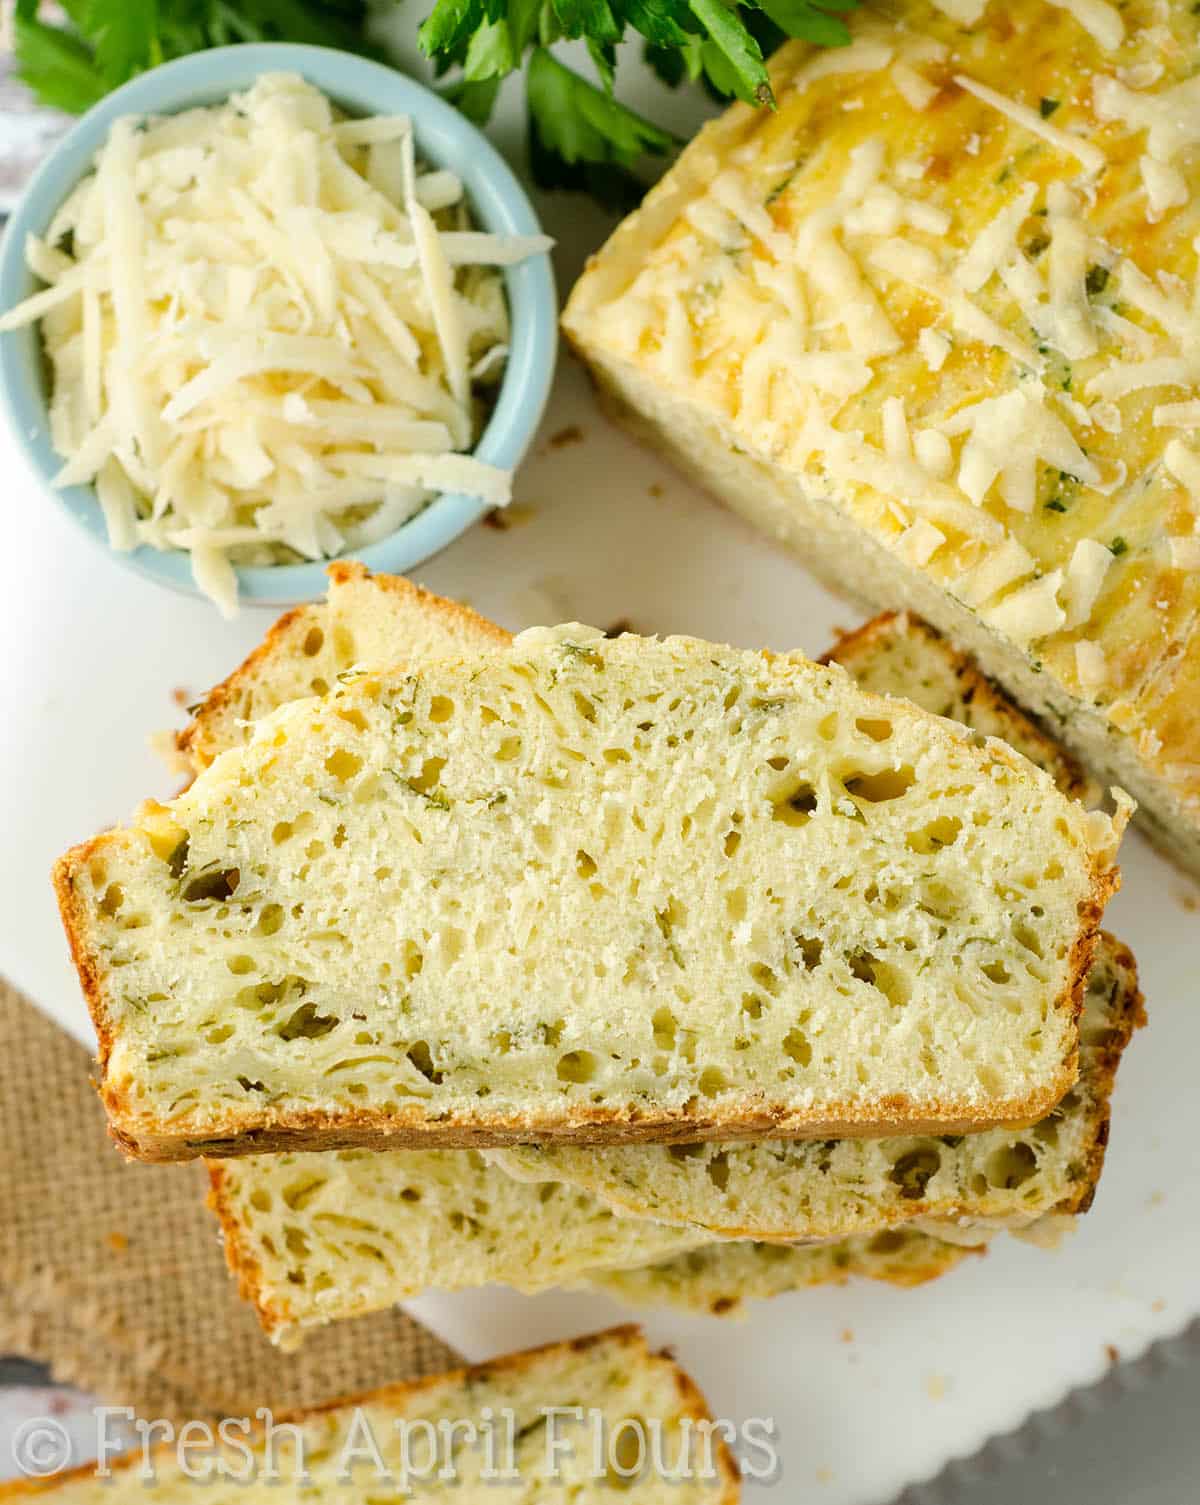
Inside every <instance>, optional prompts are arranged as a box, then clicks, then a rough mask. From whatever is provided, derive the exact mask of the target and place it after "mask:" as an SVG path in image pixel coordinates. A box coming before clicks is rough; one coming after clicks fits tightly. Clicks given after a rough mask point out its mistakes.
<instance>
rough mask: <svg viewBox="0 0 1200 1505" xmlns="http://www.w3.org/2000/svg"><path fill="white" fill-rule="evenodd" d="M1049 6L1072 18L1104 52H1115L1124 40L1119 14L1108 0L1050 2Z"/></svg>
mask: <svg viewBox="0 0 1200 1505" xmlns="http://www.w3.org/2000/svg"><path fill="white" fill-rule="evenodd" d="M1050 4H1051V5H1056V6H1057V7H1058V8H1059V10H1065V11H1066V12H1067V13H1068V14H1069V15H1072V16H1074V17H1075V19H1076V20H1077V21H1078V22H1079V24H1080V26H1082V27H1083V29H1084V31H1086V32H1087V33H1088V35H1089V36H1091V37H1093V38H1094V39H1095V41H1096V43H1097V44H1098V45H1099V46H1100V47H1103V49H1104V50H1105V52H1115V51H1116V50H1117V48H1118V47H1119V46H1120V45H1121V43H1122V42H1123V41H1124V40H1125V22H1124V21H1123V20H1122V19H1121V12H1120V11H1119V10H1117V8H1116V6H1115V5H1109V3H1108V0H1050Z"/></svg>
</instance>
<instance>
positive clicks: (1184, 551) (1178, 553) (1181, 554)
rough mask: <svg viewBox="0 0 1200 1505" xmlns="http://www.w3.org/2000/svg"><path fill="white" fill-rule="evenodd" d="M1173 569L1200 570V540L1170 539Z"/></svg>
mask: <svg viewBox="0 0 1200 1505" xmlns="http://www.w3.org/2000/svg"><path fill="white" fill-rule="evenodd" d="M1167 547H1168V550H1169V553H1170V559H1171V568H1172V569H1176V570H1200V538H1197V537H1195V536H1194V535H1193V536H1191V537H1185V538H1169V539H1168V540H1167Z"/></svg>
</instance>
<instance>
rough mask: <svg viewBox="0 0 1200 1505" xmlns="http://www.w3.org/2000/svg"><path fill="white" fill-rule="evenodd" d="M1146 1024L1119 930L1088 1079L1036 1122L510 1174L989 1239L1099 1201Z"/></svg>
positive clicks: (846, 1226)
mask: <svg viewBox="0 0 1200 1505" xmlns="http://www.w3.org/2000/svg"><path fill="white" fill-rule="evenodd" d="M1141 1020H1142V1001H1141V995H1140V993H1139V991H1138V986H1137V970H1136V968H1135V966H1134V961H1133V957H1132V956H1131V955H1130V953H1129V952H1128V950H1127V949H1126V948H1125V947H1124V946H1121V945H1120V944H1119V943H1118V942H1116V941H1115V940H1113V938H1112V937H1111V936H1108V935H1105V936H1103V937H1102V938H1101V944H1100V946H1099V948H1098V950H1097V952H1096V960H1095V961H1094V963H1093V964H1092V970H1091V973H1090V974H1089V976H1088V987H1087V995H1086V999H1085V1002H1084V1013H1083V1019H1082V1022H1081V1032H1080V1038H1081V1050H1080V1061H1081V1071H1080V1076H1079V1081H1078V1082H1077V1083H1076V1084H1075V1086H1074V1087H1073V1088H1072V1090H1071V1091H1070V1092H1069V1093H1068V1094H1067V1096H1066V1097H1065V1098H1064V1099H1063V1100H1062V1102H1060V1103H1059V1104H1058V1105H1057V1107H1056V1108H1055V1109H1054V1110H1053V1112H1052V1113H1050V1114H1049V1115H1048V1116H1047V1117H1046V1118H1044V1119H1042V1120H1041V1122H1039V1123H1037V1124H1034V1125H1032V1126H1031V1127H1030V1128H1028V1129H992V1130H989V1131H987V1132H985V1133H979V1134H965V1135H951V1136H942V1137H933V1136H924V1137H919V1136H915V1135H904V1136H902V1137H899V1138H888V1139H838V1140H817V1141H814V1140H807V1141H806V1140H776V1141H768V1142H766V1143H763V1144H711V1143H710V1144H697V1145H629V1146H622V1147H614V1148H606V1149H603V1150H586V1149H576V1148H574V1147H563V1148H554V1149H550V1148H538V1147H533V1146H524V1147H520V1148H516V1149H507V1150H498V1151H495V1152H494V1155H495V1159H496V1161H497V1163H498V1164H499V1165H500V1166H502V1167H503V1169H504V1170H505V1171H507V1172H508V1173H509V1174H510V1175H514V1176H525V1177H532V1178H534V1179H535V1180H541V1181H545V1182H547V1183H549V1184H550V1185H557V1184H561V1183H562V1182H564V1181H565V1182H567V1183H568V1184H569V1185H570V1186H572V1187H575V1188H577V1189H580V1190H584V1191H588V1192H590V1193H592V1194H593V1195H594V1196H595V1197H597V1198H599V1199H600V1200H602V1201H603V1202H605V1203H606V1204H607V1205H608V1206H610V1207H611V1208H612V1209H613V1210H614V1211H616V1212H619V1213H621V1214H623V1215H625V1216H626V1217H636V1218H651V1219H655V1220H656V1225H657V1224H658V1223H664V1222H665V1223H675V1224H678V1225H680V1227H682V1228H688V1229H690V1230H691V1231H692V1232H696V1231H700V1232H703V1233H705V1234H707V1235H708V1236H709V1237H712V1238H736V1239H756V1240H760V1241H775V1242H779V1243H785V1244H790V1243H793V1242H795V1241H797V1240H801V1239H822V1240H829V1239H844V1238H849V1237H854V1236H857V1235H860V1234H864V1233H866V1234H869V1233H871V1232H873V1231H875V1230H878V1229H881V1228H888V1227H895V1226H901V1225H905V1224H912V1225H914V1226H916V1227H917V1228H920V1229H923V1230H925V1231H926V1232H929V1233H933V1234H936V1235H937V1236H938V1237H939V1238H943V1239H960V1238H965V1240H966V1241H967V1242H968V1243H978V1242H980V1241H981V1240H982V1239H983V1238H984V1237H985V1236H986V1235H987V1234H988V1233H989V1232H993V1231H995V1230H996V1229H999V1228H1009V1229H1014V1230H1015V1229H1022V1228H1028V1227H1029V1225H1031V1224H1035V1223H1038V1222H1039V1221H1041V1220H1042V1219H1046V1218H1051V1219H1054V1220H1057V1219H1061V1218H1063V1217H1070V1216H1073V1215H1074V1214H1076V1213H1080V1212H1085V1211H1086V1210H1087V1208H1088V1207H1090V1206H1091V1202H1092V1198H1093V1197H1094V1195H1095V1192H1096V1186H1097V1183H1098V1181H1099V1177H1100V1169H1101V1166H1102V1165H1103V1161H1104V1149H1105V1146H1106V1145H1107V1143H1108V1126H1109V1101H1110V1098H1111V1095H1112V1088H1113V1080H1114V1077H1115V1074H1116V1069H1117V1067H1118V1065H1119V1064H1120V1060H1121V1053H1122V1052H1123V1050H1124V1049H1125V1046H1126V1045H1127V1044H1128V1043H1129V1039H1130V1036H1131V1035H1132V1033H1133V1030H1134V1029H1135V1028H1136V1026H1137V1025H1138V1024H1139V1023H1140V1022H1141ZM629 1263H635V1261H630V1262H629Z"/></svg>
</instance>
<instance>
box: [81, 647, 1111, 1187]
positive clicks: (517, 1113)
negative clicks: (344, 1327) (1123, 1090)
mask: <svg viewBox="0 0 1200 1505" xmlns="http://www.w3.org/2000/svg"><path fill="white" fill-rule="evenodd" d="M343 679H344V680H346V683H344V684H342V685H340V686H339V687H338V688H336V689H335V690H333V691H331V693H330V694H329V695H328V696H327V697H325V698H324V699H312V700H306V701H299V702H293V703H291V704H289V705H287V706H284V707H281V708H280V709H279V710H277V711H275V712H273V713H272V714H271V715H270V716H269V717H267V718H266V719H265V720H263V721H261V722H259V723H257V725H256V728H255V734H254V736H253V738H252V739H251V741H250V742H248V743H247V744H245V745H244V746H242V747H239V748H233V749H231V750H230V751H228V752H226V753H224V754H222V755H221V757H220V758H218V759H217V760H216V762H215V763H213V764H212V765H211V766H210V767H209V768H208V769H206V770H205V772H204V773H203V774H201V775H200V777H199V778H198V779H197V780H196V782H195V783H194V785H193V786H192V788H191V789H189V790H188V791H187V792H186V793H185V794H183V795H182V796H180V797H179V799H177V800H176V801H174V802H173V804H172V805H171V806H169V807H162V806H149V807H143V810H142V811H141V812H140V813H139V815H138V817H137V818H136V820H135V823H134V825H133V826H132V827H129V828H124V829H118V830H114V831H110V832H106V833H105V834H103V835H102V836H99V837H97V838H95V839H94V840H93V841H91V842H88V843H86V844H85V845H84V846H81V847H78V848H75V849H74V850H73V851H72V852H70V853H68V854H67V856H66V857H65V858H63V859H62V860H61V861H60V863H59V864H58V867H57V870H56V884H57V887H58V892H59V898H60V904H61V907H62V912H63V918H64V923H65V925H66V929H67V933H68V935H69V937H70V940H71V945H72V950H73V954H74V956H75V960H76V964H77V966H78V969H79V973H80V977H81V979H82V981H83V984H84V988H85V991H86V993H87V995H88V999H89V1003H90V1005H91V1008H92V1011H93V1017H94V1020H95V1023H96V1026H97V1032H98V1035H99V1038H100V1042H101V1051H100V1066H101V1089H102V1093H103V1097H104V1100H105V1104H106V1107H107V1109H108V1112H109V1116H110V1120H111V1122H112V1125H113V1128H114V1131H115V1133H116V1135H117V1137H118V1139H119V1140H120V1141H121V1143H122V1144H123V1145H124V1146H125V1147H126V1148H127V1149H128V1150H129V1151H130V1152H131V1153H134V1154H136V1155H139V1156H141V1157H143V1158H147V1159H174V1158H187V1157H189V1156H192V1155H196V1154H199V1153H203V1152H209V1153H219V1154H235V1153H246V1152H251V1151H254V1150H258V1149H274V1148H286V1147H297V1148H323V1147H341V1146H348V1145H354V1144H362V1145H374V1146H378V1147H387V1146H389V1145H390V1146H398V1145H404V1144H413V1145H420V1146H424V1147H439V1146H461V1145H467V1144H493V1145H494V1144H503V1143H511V1142H514V1141H518V1140H522V1139H530V1138H535V1137H536V1138H553V1139H559V1140H563V1141H568V1142H569V1141H572V1140H574V1141H576V1142H585V1143H595V1142H599V1143H611V1142H620V1141H622V1140H637V1139H646V1140H649V1139H664V1138H672V1139H676V1140H686V1139H697V1138H735V1137H747V1136H753V1135H761V1134H763V1133H765V1132H774V1133H779V1134H786V1135H789V1136H815V1135H826V1134H831V1133H847V1132H857V1133H865V1134H877V1133H885V1132H904V1131H913V1132H916V1131H923V1130H927V1129H930V1128H938V1129H941V1130H945V1131H955V1130H960V1129H966V1128H979V1127H983V1126H986V1125H989V1124H994V1123H998V1122H1008V1121H1013V1120H1019V1119H1028V1118H1033V1117H1036V1116H1038V1115H1039V1114H1041V1113H1043V1112H1045V1111H1046V1110H1048V1108H1049V1107H1050V1106H1052V1105H1053V1103H1054V1102H1056V1101H1057V1100H1058V1099H1059V1098H1060V1097H1061V1096H1062V1095H1063V1093H1064V1092H1065V1091H1066V1090H1068V1089H1069V1088H1070V1086H1071V1085H1072V1083H1073V1081H1074V1079H1075V1076H1076V1074H1077V1038H1078V1032H1077V1027H1076V1016H1077V1012H1078V1007H1079V1000H1080V995H1081V991H1082V983H1083V978H1084V975H1085V973H1086V970H1087V967H1088V965H1089V963H1090V959H1091V953H1092V949H1093V946H1094V937H1095V930H1096V925H1097V921H1098V919H1099V916H1100V913H1101V911H1102V909H1103V906H1104V903H1105V902H1106V900H1107V898H1108V896H1109V894H1110V893H1111V892H1112V890H1113V888H1114V887H1115V886H1116V882H1117V875H1116V870H1115V868H1114V866H1113V858H1114V855H1115V847H1116V844H1117V841H1118V838H1119V830H1120V827H1121V824H1122V823H1123V813H1122V814H1121V815H1119V816H1118V818H1117V819H1115V820H1114V819H1110V818H1109V817H1108V816H1105V815H1103V814H1100V813H1098V812H1092V813H1091V814H1088V813H1085V812H1084V811H1083V810H1082V809H1081V808H1080V807H1079V806H1078V805H1077V804H1075V803H1074V802H1072V801H1068V800H1066V799H1064V798H1063V797H1062V796H1061V795H1060V794H1059V793H1058V791H1057V790H1056V789H1055V788H1054V786H1053V783H1052V781H1051V780H1050V779H1049V778H1048V777H1047V776H1046V775H1045V774H1043V773H1042V772H1040V771H1039V770H1037V769H1035V768H1034V767H1033V766H1031V765H1030V764H1029V763H1028V762H1026V761H1025V760H1024V759H1023V758H1021V757H1019V756H1018V755H1016V754H1014V753H1013V752H1012V751H1011V749H1009V748H1008V747H1007V746H1005V745H1003V744H1000V743H997V742H990V743H987V744H986V745H984V746H976V745H975V744H974V742H973V741H972V740H971V739H969V738H967V737H965V736H964V735H963V734H962V732H961V729H959V728H954V727H952V726H951V725H950V724H948V723H946V722H945V721H942V720H940V719H939V718H936V717H933V716H930V715H928V714H927V713H925V712H923V711H920V710H918V709H917V708H915V707H914V706H912V705H911V704H909V703H907V702H903V701H888V700H883V699H880V698H878V697H875V696H872V695H868V694H866V693H864V692H863V691H861V690H859V689H858V688H857V687H856V686H855V685H854V684H853V682H852V681H851V680H850V678H849V677H848V676H847V675H845V674H844V673H843V672H842V671H841V670H839V669H837V668H836V667H824V666H818V665H815V664H812V663H809V662H808V661H807V660H804V659H802V658H800V657H798V656H782V657H777V658H773V657H771V656H770V655H766V654H752V653H745V652H738V651H735V650H732V649H727V648H722V647H718V646H716V645H713V644H708V643H702V642H699V641H698V640H694V639H683V638H674V639H669V640H667V641H665V642H657V641H654V640H648V639H640V638H636V637H634V636H632V635H627V636H624V637H622V638H619V639H617V640H615V641H608V640H605V639H604V638H603V636H602V635H601V634H599V633H594V632H592V631H591V630H589V629H584V628H580V627H577V626H575V627H570V628H565V629H535V630H534V631H532V632H530V633H526V634H523V635H522V636H521V638H519V639H517V640H516V642H515V643H514V645H513V646H512V647H511V648H508V649H505V648H497V649H495V650H493V651H492V652H490V653H487V654H479V655H474V656H472V657H470V658H467V659H444V660H437V661H434V662H431V663H430V664H428V665H427V666H426V667H425V669H424V670H423V672H421V673H419V674H413V673H407V672H404V671H403V670H393V671H386V672H382V673H366V672H363V673H355V674H351V675H349V676H345V675H344V676H343ZM881 875H883V877H884V878H885V879H886V881H881ZM834 894H836V895H837V902H836V904H833V903H831V901H830V900H831V895H834ZM714 940H715V941H716V942H717V943H716V944H714Z"/></svg>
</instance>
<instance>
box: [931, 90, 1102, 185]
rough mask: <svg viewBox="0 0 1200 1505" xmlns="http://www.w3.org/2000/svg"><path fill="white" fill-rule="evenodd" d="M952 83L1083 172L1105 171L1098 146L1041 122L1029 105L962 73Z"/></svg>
mask: <svg viewBox="0 0 1200 1505" xmlns="http://www.w3.org/2000/svg"><path fill="white" fill-rule="evenodd" d="M954 82H955V83H956V84H957V85H958V86H959V88H960V89H965V90H966V91H967V93H968V94H973V95H974V96H975V98H976V99H979V100H982V102H983V103H984V104H987V105H991V107H992V108H993V109H994V110H998V111H999V112H1000V114H1001V115H1006V116H1007V117H1008V119H1009V120H1011V121H1012V122H1013V124H1014V125H1019V126H1023V127H1024V128H1025V130H1027V131H1031V132H1032V133H1033V134H1034V135H1035V136H1040V137H1041V138H1042V140H1043V141H1045V142H1046V143H1047V144H1048V145H1050V146H1053V147H1054V148H1055V149H1056V150H1057V151H1060V152H1066V153H1068V154H1069V155H1070V156H1072V157H1074V158H1075V160H1076V161H1077V162H1078V163H1079V164H1080V165H1081V166H1082V167H1083V168H1084V170H1085V171H1086V172H1090V173H1100V172H1103V171H1104V161H1105V159H1104V153H1103V152H1102V151H1101V150H1100V148H1099V147H1098V146H1094V145H1093V144H1092V143H1091V142H1090V141H1086V140H1085V139H1084V138H1083V137H1082V136H1073V135H1072V134H1071V133H1070V131H1064V130H1061V129H1060V128H1059V127H1058V126H1055V125H1051V124H1050V123H1049V121H1047V120H1044V119H1043V118H1042V116H1041V115H1040V114H1039V113H1038V112H1037V111H1036V110H1031V109H1030V108H1029V106H1028V105H1023V104H1021V103H1020V102H1019V101H1017V100H1015V99H1010V98H1009V97H1008V95H1007V94H1001V93H1000V92H999V91H998V90H996V89H991V88H989V87H988V86H987V84H981V83H979V82H977V80H975V79H973V78H969V77H968V76H967V75H966V74H965V73H956V74H955V75H954Z"/></svg>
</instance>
